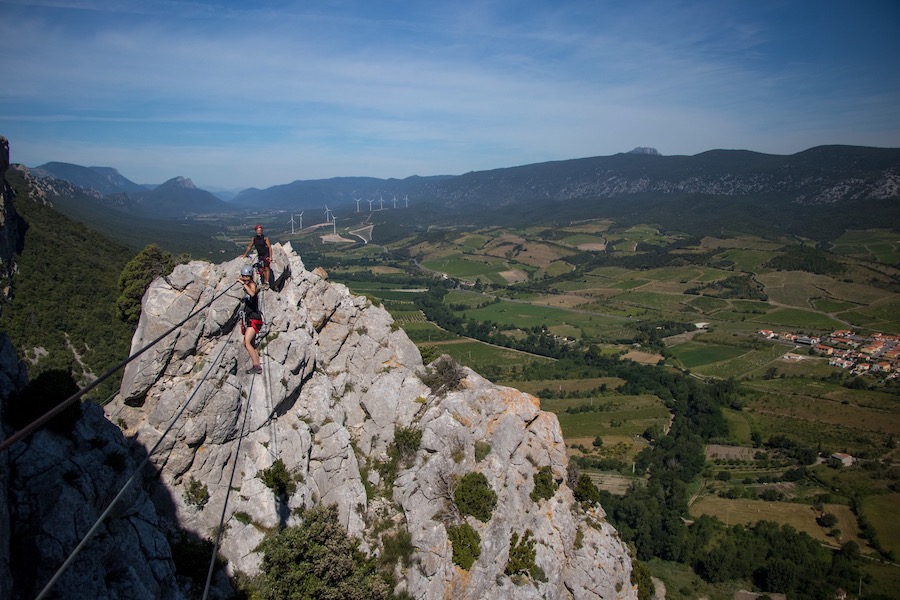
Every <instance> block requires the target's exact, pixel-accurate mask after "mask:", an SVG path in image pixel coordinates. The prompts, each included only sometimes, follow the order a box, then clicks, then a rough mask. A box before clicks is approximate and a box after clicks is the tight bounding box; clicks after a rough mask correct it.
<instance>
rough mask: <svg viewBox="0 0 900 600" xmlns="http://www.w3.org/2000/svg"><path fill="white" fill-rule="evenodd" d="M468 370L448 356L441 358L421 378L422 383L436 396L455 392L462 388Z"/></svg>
mask: <svg viewBox="0 0 900 600" xmlns="http://www.w3.org/2000/svg"><path fill="white" fill-rule="evenodd" d="M465 376H466V370H465V369H464V368H463V367H462V366H460V364H459V363H458V362H456V361H455V360H453V359H452V358H450V357H449V356H447V355H444V356H441V357H440V358H439V359H437V360H436V361H434V362H433V363H432V364H431V366H429V367H428V368H427V369H426V370H425V373H424V374H423V375H422V376H421V379H422V383H424V384H425V385H427V386H428V387H430V388H431V389H432V391H433V392H434V393H436V394H441V393H447V392H454V391H456V390H458V389H460V387H461V386H462V380H463V379H464V378H465Z"/></svg>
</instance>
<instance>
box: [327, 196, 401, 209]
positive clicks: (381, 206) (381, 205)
mask: <svg viewBox="0 0 900 600" xmlns="http://www.w3.org/2000/svg"><path fill="white" fill-rule="evenodd" d="M354 200H356V212H360V211H359V203H360V202H362V198H354ZM366 202H368V203H369V212H374V210H373V209H372V205H373V204H374V203H375V202H376V200H375V199H374V198H373V199H371V200H366ZM377 202H378V210H384V196H379V197H378V200H377ZM392 202H393V204H394V208H397V202H399V200H397V196H396V194H395V195H394V199H393V200H392ZM403 206H404V208H409V196H408V195H407V196H403ZM325 208H326V210H327V209H328V207H327V206H326V207H325Z"/></svg>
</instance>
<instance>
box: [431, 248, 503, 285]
mask: <svg viewBox="0 0 900 600" xmlns="http://www.w3.org/2000/svg"><path fill="white" fill-rule="evenodd" d="M422 264H423V265H424V266H425V267H426V268H427V269H431V270H432V271H438V272H439V273H446V274H447V275H450V276H451V277H457V278H460V279H477V278H478V277H487V276H489V275H495V276H498V275H497V274H498V273H499V272H500V271H503V270H505V269H506V264H505V262H504V261H503V260H501V259H499V258H495V257H490V256H481V257H479V258H478V259H475V258H474V257H469V256H464V255H462V254H451V255H449V256H444V257H442V258H433V259H429V260H426V261H423V262H422ZM498 277H499V276H498ZM500 281H501V282H502V278H501V279H500Z"/></svg>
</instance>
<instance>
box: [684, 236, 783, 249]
mask: <svg viewBox="0 0 900 600" xmlns="http://www.w3.org/2000/svg"><path fill="white" fill-rule="evenodd" d="M700 246H701V247H703V248H744V249H748V250H766V251H770V252H774V251H776V250H778V249H779V248H782V247H784V244H782V243H780V242H773V241H771V240H764V239H763V238H761V237H757V236H755V235H739V236H736V237H732V238H717V237H713V236H707V237H705V238H703V239H702V240H701V241H700Z"/></svg>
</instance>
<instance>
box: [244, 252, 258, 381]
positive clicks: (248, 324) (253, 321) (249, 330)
mask: <svg viewBox="0 0 900 600" xmlns="http://www.w3.org/2000/svg"><path fill="white" fill-rule="evenodd" d="M238 282H239V283H240V284H241V286H242V287H243V288H244V297H243V298H242V299H241V311H240V316H241V333H242V334H244V347H245V348H247V353H248V354H249V355H250V360H251V361H252V362H253V366H251V367H250V368H249V369H247V373H256V374H259V373H262V366H261V365H260V364H259V352H257V351H256V347H255V346H254V345H253V343H254V341H256V334H258V333H259V331H260V329H262V326H263V318H262V312H261V311H260V310H259V296H257V292H258V291H259V289H258V288H257V287H256V282H255V281H254V280H253V267H241V276H240V277H239V278H238Z"/></svg>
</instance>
